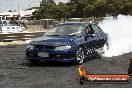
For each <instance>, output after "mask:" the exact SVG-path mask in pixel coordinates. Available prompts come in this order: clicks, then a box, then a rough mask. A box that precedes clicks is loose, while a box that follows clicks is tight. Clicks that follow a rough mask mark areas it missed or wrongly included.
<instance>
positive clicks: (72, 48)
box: [26, 22, 108, 64]
mask: <svg viewBox="0 0 132 88" xmlns="http://www.w3.org/2000/svg"><path fill="white" fill-rule="evenodd" d="M107 39H108V35H107V33H104V32H103V31H102V30H101V28H100V27H99V26H97V25H96V24H93V23H84V22H67V23H63V24H58V25H57V26H55V27H53V28H52V29H50V30H49V31H47V32H46V33H44V34H43V35H42V36H41V37H38V38H35V39H33V40H32V41H31V42H30V43H29V44H28V45H27V49H26V56H27V60H29V62H31V63H37V62H40V61H60V62H75V63H76V64H82V63H83V62H84V61H85V60H86V59H88V56H89V55H90V54H92V52H94V51H96V50H98V49H100V50H102V52H103V49H104V46H105V47H107V48H108V42H107Z"/></svg>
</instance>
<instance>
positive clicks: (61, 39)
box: [30, 36, 75, 46]
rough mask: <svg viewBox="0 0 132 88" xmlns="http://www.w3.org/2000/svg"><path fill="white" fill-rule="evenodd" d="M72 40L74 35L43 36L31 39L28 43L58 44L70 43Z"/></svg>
mask: <svg viewBox="0 0 132 88" xmlns="http://www.w3.org/2000/svg"><path fill="white" fill-rule="evenodd" d="M73 40H75V38H74V37H68V36H43V37H38V38H35V39H33V40H32V41H31V42H30V44H31V45H51V46H60V45H68V44H71V43H73Z"/></svg>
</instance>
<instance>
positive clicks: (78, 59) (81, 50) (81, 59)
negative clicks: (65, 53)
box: [76, 47, 85, 64]
mask: <svg viewBox="0 0 132 88" xmlns="http://www.w3.org/2000/svg"><path fill="white" fill-rule="evenodd" d="M84 59H85V52H84V48H83V47H78V49H77V51H76V64H82V63H83V62H84Z"/></svg>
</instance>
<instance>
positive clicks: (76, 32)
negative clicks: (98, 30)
mask: <svg viewBox="0 0 132 88" xmlns="http://www.w3.org/2000/svg"><path fill="white" fill-rule="evenodd" d="M83 29H84V27H83V25H82V24H62V25H59V26H57V27H54V28H53V29H51V30H49V31H47V32H46V33H45V34H44V36H80V35H81V31H82V30H83Z"/></svg>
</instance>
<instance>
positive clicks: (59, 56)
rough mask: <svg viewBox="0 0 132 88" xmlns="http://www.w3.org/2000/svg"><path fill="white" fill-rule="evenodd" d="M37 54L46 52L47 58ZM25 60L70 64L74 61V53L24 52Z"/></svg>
mask: <svg viewBox="0 0 132 88" xmlns="http://www.w3.org/2000/svg"><path fill="white" fill-rule="evenodd" d="M39 52H46V53H48V54H49V57H40V56H38V53H39ZM26 59H27V60H35V61H36V60H37V61H41V62H43V61H59V62H72V61H75V52H73V51H31V50H30V51H26Z"/></svg>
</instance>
